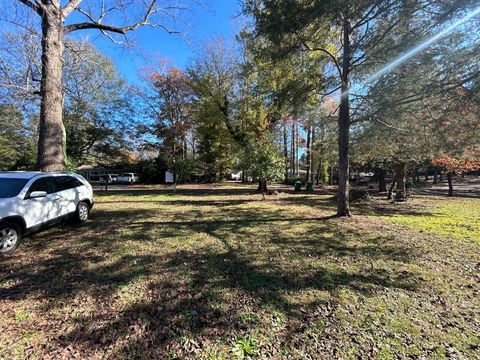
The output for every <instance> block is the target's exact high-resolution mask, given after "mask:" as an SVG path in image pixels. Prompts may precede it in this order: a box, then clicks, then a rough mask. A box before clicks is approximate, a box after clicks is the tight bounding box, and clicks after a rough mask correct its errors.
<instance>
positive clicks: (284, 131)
mask: <svg viewBox="0 0 480 360" xmlns="http://www.w3.org/2000/svg"><path fill="white" fill-rule="evenodd" d="M283 156H284V158H285V182H288V177H289V176H288V138H287V123H284V124H283Z"/></svg>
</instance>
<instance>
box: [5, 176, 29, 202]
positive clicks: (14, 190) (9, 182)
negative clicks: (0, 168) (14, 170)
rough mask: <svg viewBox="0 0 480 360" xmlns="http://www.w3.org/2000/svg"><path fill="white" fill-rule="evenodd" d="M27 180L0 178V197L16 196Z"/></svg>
mask: <svg viewBox="0 0 480 360" xmlns="http://www.w3.org/2000/svg"><path fill="white" fill-rule="evenodd" d="M27 182H28V179H10V178H9V179H2V178H0V199H4V198H9V197H14V196H17V195H18V193H19V192H20V191H21V190H22V189H23V187H24V186H25V184H26V183H27Z"/></svg>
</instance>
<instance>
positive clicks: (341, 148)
mask: <svg viewBox="0 0 480 360" xmlns="http://www.w3.org/2000/svg"><path fill="white" fill-rule="evenodd" d="M350 56H351V55H350V22H349V21H348V20H347V19H345V20H344V22H343V60H342V74H341V75H342V86H341V91H342V95H341V99H340V109H339V116H338V155H339V156H338V203H337V216H351V212H350V202H349V186H350V184H349V142H350V98H349V93H348V92H349V88H350V82H349V73H350Z"/></svg>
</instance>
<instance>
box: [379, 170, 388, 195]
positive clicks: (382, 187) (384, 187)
mask: <svg viewBox="0 0 480 360" xmlns="http://www.w3.org/2000/svg"><path fill="white" fill-rule="evenodd" d="M386 175H387V171H386V170H385V169H380V168H379V169H378V192H381V193H385V192H387V182H386V180H385V177H386Z"/></svg>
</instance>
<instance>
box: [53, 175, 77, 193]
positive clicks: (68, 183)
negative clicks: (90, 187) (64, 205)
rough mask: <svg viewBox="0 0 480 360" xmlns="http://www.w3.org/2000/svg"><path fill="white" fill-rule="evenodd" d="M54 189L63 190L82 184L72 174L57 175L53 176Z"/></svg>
mask: <svg viewBox="0 0 480 360" xmlns="http://www.w3.org/2000/svg"><path fill="white" fill-rule="evenodd" d="M54 179H55V185H56V191H64V190H68V189H74V188H76V187H79V186H82V185H83V184H82V183H81V182H80V181H79V180H77V179H75V178H74V177H72V176H58V177H55V178H54Z"/></svg>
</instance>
